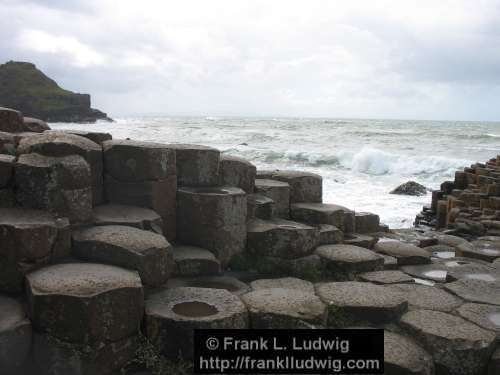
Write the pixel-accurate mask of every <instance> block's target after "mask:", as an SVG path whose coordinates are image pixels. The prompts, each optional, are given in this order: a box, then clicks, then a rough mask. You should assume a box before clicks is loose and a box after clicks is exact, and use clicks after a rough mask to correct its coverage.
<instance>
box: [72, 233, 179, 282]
mask: <svg viewBox="0 0 500 375" xmlns="http://www.w3.org/2000/svg"><path fill="white" fill-rule="evenodd" d="M73 254H74V255H75V256H76V257H78V258H80V259H84V260H87V261H91V262H102V263H107V264H111V265H114V266H120V267H125V268H129V269H133V270H137V271H138V272H139V276H140V277H141V280H142V282H143V283H144V284H145V285H148V286H160V285H162V284H163V283H165V282H166V281H167V279H168V277H169V276H170V275H171V274H172V271H173V266H174V264H173V263H174V261H173V255H172V254H173V252H172V247H171V246H170V244H169V243H168V242H167V240H166V239H165V237H163V236H162V235H159V234H156V233H152V232H150V231H145V230H141V229H137V228H132V227H127V226H122V225H104V226H97V227H90V228H86V229H82V230H79V231H75V232H73Z"/></svg>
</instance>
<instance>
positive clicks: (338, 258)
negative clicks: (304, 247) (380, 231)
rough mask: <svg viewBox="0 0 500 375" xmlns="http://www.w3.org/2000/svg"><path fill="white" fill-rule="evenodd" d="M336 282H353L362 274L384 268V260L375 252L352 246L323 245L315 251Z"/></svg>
mask: <svg viewBox="0 0 500 375" xmlns="http://www.w3.org/2000/svg"><path fill="white" fill-rule="evenodd" d="M314 252H315V254H316V255H318V256H319V257H320V258H321V260H322V261H323V262H324V263H325V267H326V271H327V273H328V274H329V276H331V277H332V278H333V279H335V280H339V281H343V280H353V279H354V278H355V275H356V274H358V273H362V272H369V271H377V270H382V269H383V268H384V258H383V257H382V256H380V255H378V254H376V253H374V252H373V251H370V250H367V249H364V248H362V247H358V246H352V245H322V246H319V247H317V248H316V250H315V251H314Z"/></svg>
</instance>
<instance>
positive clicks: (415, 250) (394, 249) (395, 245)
mask: <svg viewBox="0 0 500 375" xmlns="http://www.w3.org/2000/svg"><path fill="white" fill-rule="evenodd" d="M375 251H377V252H379V253H382V254H385V255H390V256H393V257H395V258H397V260H398V265H410V264H427V263H430V254H429V253H428V252H427V251H425V250H423V249H421V248H419V247H417V246H414V245H410V244H407V243H404V242H400V241H397V240H390V241H382V240H379V241H378V242H377V243H376V244H375Z"/></svg>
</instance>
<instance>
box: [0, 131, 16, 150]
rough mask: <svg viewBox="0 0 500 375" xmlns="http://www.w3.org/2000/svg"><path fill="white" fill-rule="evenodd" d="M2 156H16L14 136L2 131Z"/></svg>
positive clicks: (0, 133) (0, 141) (0, 138)
mask: <svg viewBox="0 0 500 375" xmlns="http://www.w3.org/2000/svg"><path fill="white" fill-rule="evenodd" d="M0 154H9V155H15V154H16V142H15V140H14V135H12V134H11V133H5V132H2V131H0Z"/></svg>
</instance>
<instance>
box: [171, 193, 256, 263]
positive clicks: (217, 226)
mask: <svg viewBox="0 0 500 375" xmlns="http://www.w3.org/2000/svg"><path fill="white" fill-rule="evenodd" d="M177 206H178V207H177V238H178V239H179V241H181V242H182V243H184V244H187V245H194V246H200V247H203V248H205V249H208V250H210V251H212V252H214V253H215V254H216V256H217V258H218V259H219V260H220V261H221V262H222V264H227V262H229V260H230V259H231V258H232V257H233V256H234V255H235V254H239V253H242V252H243V251H244V249H245V242H246V218H247V201H246V196H245V192H244V191H243V190H241V189H239V188H235V187H182V188H179V190H178V192H177Z"/></svg>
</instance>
